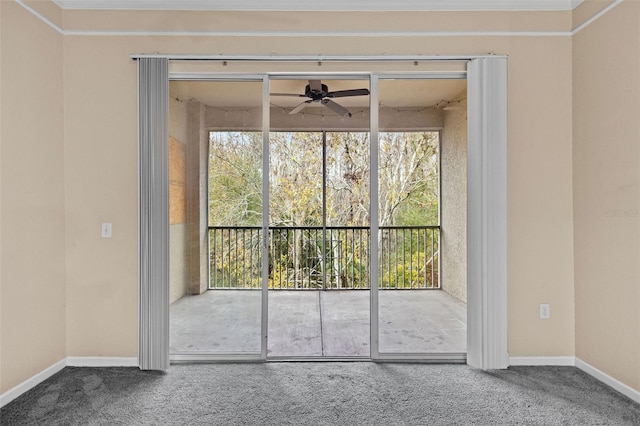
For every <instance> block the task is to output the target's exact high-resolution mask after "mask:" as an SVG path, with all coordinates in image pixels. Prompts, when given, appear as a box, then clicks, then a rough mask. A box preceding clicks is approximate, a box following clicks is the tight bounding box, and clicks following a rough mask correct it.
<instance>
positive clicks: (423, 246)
mask: <svg viewBox="0 0 640 426" xmlns="http://www.w3.org/2000/svg"><path fill="white" fill-rule="evenodd" d="M465 88H466V82H465V80H436V79H433V80H419V79H405V80H391V79H381V80H380V81H379V96H380V107H379V110H378V111H379V123H380V128H379V133H378V140H379V143H378V147H379V153H378V198H379V205H378V217H379V221H378V226H379V233H378V292H377V294H378V342H379V353H380V354H383V355H384V354H387V355H389V354H391V355H393V354H396V355H398V354H400V355H420V354H438V353H440V354H445V353H446V354H449V353H461V352H466V304H465V301H466V277H463V275H464V274H458V275H457V276H455V277H452V278H455V279H452V280H451V281H445V280H443V279H442V277H441V265H442V260H441V257H442V256H441V254H442V250H441V228H440V226H441V219H440V215H441V200H442V197H441V182H440V168H441V147H442V144H443V143H445V142H446V143H449V144H452V145H453V144H455V145H456V147H454V148H451V147H449V146H448V147H447V149H448V152H451V154H452V158H451V161H452V162H453V163H456V162H457V166H456V167H454V168H451V170H452V171H453V170H455V171H456V173H459V174H458V175H457V176H456V175H454V174H453V173H452V175H448V178H449V179H451V180H452V181H455V182H460V181H462V182H464V181H465V179H466V163H465V162H464V161H465V160H464V158H465V157H464V155H461V154H462V153H463V151H464V150H466V110H465V109H463V108H459V109H456V110H454V106H456V107H457V106H458V105H461V104H462V102H463V101H464V98H465ZM445 107H448V108H445ZM443 137H444V138H445V139H446V140H442V139H443ZM462 147H465V148H462ZM456 149H457V150H458V151H459V152H458V153H457V154H456V152H455V150H456ZM465 152H466V151H465ZM456 155H457V157H456ZM454 157H455V158H454ZM452 198H454V199H456V198H457V199H459V200H460V201H461V205H463V206H464V205H465V203H466V193H459V194H453V196H452ZM458 206H460V204H458ZM446 213H447V215H448V216H447V218H448V221H447V223H448V224H450V225H451V226H450V227H448V228H447V229H449V230H451V234H450V236H451V237H453V238H455V239H463V240H464V239H465V238H466V236H465V235H464V233H463V232H462V233H461V232H460V231H461V230H460V229H459V228H460V227H462V228H464V226H465V225H464V223H465V222H466V216H465V215H464V208H462V209H458V211H448V210H446ZM447 255H448V256H449V257H448V259H449V260H451V261H450V262H449V263H450V264H454V265H455V266H454V267H455V268H458V269H462V270H464V265H465V262H466V251H461V252H458V253H447ZM454 281H455V282H454Z"/></svg>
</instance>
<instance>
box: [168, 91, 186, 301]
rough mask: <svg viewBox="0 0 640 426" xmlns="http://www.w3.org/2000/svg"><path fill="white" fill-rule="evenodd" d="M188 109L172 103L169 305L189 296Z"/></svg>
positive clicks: (170, 133)
mask: <svg viewBox="0 0 640 426" xmlns="http://www.w3.org/2000/svg"><path fill="white" fill-rule="evenodd" d="M186 122H187V108H186V105H185V103H184V102H180V101H179V100H177V99H175V98H174V97H173V96H172V97H171V99H170V100H169V250H170V251H169V303H173V302H175V301H176V300H178V299H180V298H181V297H182V296H184V295H186V294H187V290H188V287H187V259H186V257H187V235H186V220H187V217H186V216H187V213H186V210H187V209H186V207H187V205H186V172H187V171H186V158H185V157H186V145H185V141H186V140H187V123H186Z"/></svg>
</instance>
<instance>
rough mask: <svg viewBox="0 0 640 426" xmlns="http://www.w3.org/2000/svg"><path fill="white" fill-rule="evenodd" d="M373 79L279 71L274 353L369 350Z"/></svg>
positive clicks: (274, 111)
mask: <svg viewBox="0 0 640 426" xmlns="http://www.w3.org/2000/svg"><path fill="white" fill-rule="evenodd" d="M368 86H369V85H368V81H362V80H322V81H320V80H306V79H291V80H272V81H271V92H272V95H271V100H270V104H271V123H270V127H271V133H270V154H269V155H270V157H269V163H270V167H269V223H270V230H269V236H270V238H269V253H270V255H269V332H268V335H269V346H268V355H269V356H270V357H278V356H282V357H305V356H306V357H322V356H325V357H327V356H328V357H348V356H367V357H368V356H369V291H368V288H369V276H368V238H369V233H368V225H369V170H368V163H369V160H368V158H369V157H368V155H369V154H368V152H369V151H368V150H369V137H368V127H369V126H368V123H369V110H368V105H369V96H368V95H369V91H368ZM301 95H302V96H301ZM328 95H329V96H328Z"/></svg>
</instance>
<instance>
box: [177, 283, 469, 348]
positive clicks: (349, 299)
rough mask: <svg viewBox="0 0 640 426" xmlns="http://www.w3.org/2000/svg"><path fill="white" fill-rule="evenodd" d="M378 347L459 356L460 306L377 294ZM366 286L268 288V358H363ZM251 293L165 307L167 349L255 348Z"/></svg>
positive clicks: (436, 294)
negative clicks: (168, 321)
mask: <svg viewBox="0 0 640 426" xmlns="http://www.w3.org/2000/svg"><path fill="white" fill-rule="evenodd" d="M378 294H379V306H380V309H379V341H380V352H393V353H429V354H438V353H465V352H466V339H467V334H466V324H467V308H466V304H465V303H464V302H461V301H460V300H458V299H456V298H454V297H452V296H450V295H449V294H447V293H446V292H444V291H442V290H381V291H379V293H378ZM369 298H370V292H369V291H368V290H330V291H316V290H306V291H288V290H270V291H269V312H268V316H269V321H268V324H269V325H268V352H267V353H268V356H269V357H323V356H324V357H367V358H368V357H369V356H370V344H369V324H370V315H369V304H370V301H369ZM260 306H261V292H260V291H259V290H210V291H207V292H205V293H204V294H202V295H199V296H185V297H183V298H182V299H180V300H178V301H176V302H175V303H173V304H172V305H171V308H170V318H171V341H170V346H171V347H170V352H171V353H172V354H177V353H212V354H216V353H219V354H230V353H238V354H239V353H247V352H259V351H260Z"/></svg>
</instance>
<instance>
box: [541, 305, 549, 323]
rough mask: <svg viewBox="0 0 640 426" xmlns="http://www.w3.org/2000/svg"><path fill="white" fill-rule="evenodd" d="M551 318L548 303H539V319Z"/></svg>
mask: <svg viewBox="0 0 640 426" xmlns="http://www.w3.org/2000/svg"><path fill="white" fill-rule="evenodd" d="M549 318H551V308H550V307H549V304H548V303H541V304H540V319H549Z"/></svg>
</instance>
